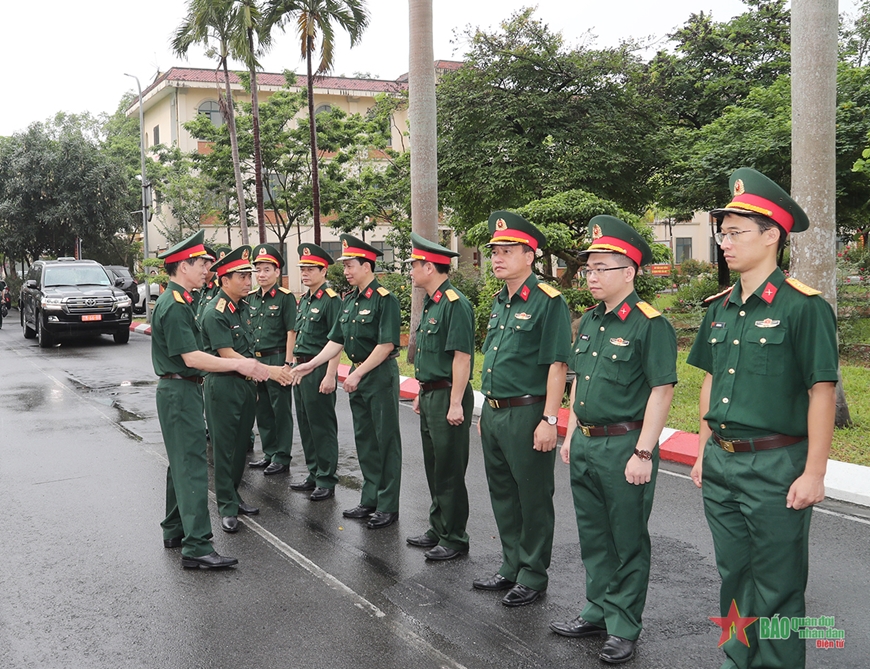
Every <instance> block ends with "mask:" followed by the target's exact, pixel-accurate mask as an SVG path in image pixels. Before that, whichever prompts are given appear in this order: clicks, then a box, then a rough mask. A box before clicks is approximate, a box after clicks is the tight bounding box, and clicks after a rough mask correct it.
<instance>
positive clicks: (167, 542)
mask: <svg viewBox="0 0 870 669" xmlns="http://www.w3.org/2000/svg"><path fill="white" fill-rule="evenodd" d="M179 546H181V537H172V538H171V539H164V540H163V548H178V547H179Z"/></svg>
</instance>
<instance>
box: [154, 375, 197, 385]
mask: <svg viewBox="0 0 870 669" xmlns="http://www.w3.org/2000/svg"><path fill="white" fill-rule="evenodd" d="M160 378H161V379H181V380H182V381H190V382H191V383H195V384H197V385H198V386H201V385H202V377H201V376H182V375H181V374H161V375H160Z"/></svg>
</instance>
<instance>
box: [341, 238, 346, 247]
mask: <svg viewBox="0 0 870 669" xmlns="http://www.w3.org/2000/svg"><path fill="white" fill-rule="evenodd" d="M341 248H343V249H346V248H347V240H346V239H342V240H341Z"/></svg>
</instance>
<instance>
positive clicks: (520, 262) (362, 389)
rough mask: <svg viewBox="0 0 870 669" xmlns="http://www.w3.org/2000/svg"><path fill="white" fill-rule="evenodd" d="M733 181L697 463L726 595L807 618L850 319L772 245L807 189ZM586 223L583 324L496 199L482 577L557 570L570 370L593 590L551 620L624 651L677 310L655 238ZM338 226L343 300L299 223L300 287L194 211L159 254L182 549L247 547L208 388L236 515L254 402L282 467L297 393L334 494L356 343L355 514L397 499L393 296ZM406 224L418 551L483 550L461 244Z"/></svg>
mask: <svg viewBox="0 0 870 669" xmlns="http://www.w3.org/2000/svg"><path fill="white" fill-rule="evenodd" d="M731 188H732V194H733V197H732V201H731V202H730V203H729V204H728V205H727V206H726V207H724V208H722V209H719V210H716V211H714V212H713V213H714V215H715V216H717V217H718V218H719V219H720V220H721V222H722V231H723V232H722V233H720V234H719V235H718V237H717V241H718V242H719V243H720V245H721V246H722V248H723V250H724V251H725V256H726V260H727V261H728V263H729V266H730V267H731V269H732V270H735V271H737V272H739V273H740V276H741V278H740V280H739V281H738V283H737V284H736V286H735V287H734V289H733V290H729V291H727V292H726V293H723V294H720V295H718V296H714V299H712V301H711V304H712V306H711V307H710V309H709V312H708V316H707V318H706V319H705V321H704V323H703V325H702V328H701V332H700V334H699V336H698V338H697V340H696V342H695V345H694V346H693V348H692V352H691V354H690V356H689V362H690V364H694V365H696V366H698V367H700V368H701V369H703V370H704V371H705V372H706V378H705V381H704V383H703V386H702V392H701V400H700V408H701V416H702V421H701V437H702V441H701V445H702V457H699V460H698V463H697V464H696V465H695V468H694V469H693V472H692V478H693V479H694V480H695V482H696V484H697V485H699V486H701V485H702V481H703V485H704V487H703V493H704V502H705V513H706V515H707V518H708V522H709V524H710V527H711V530H712V532H713V538H714V544H715V548H716V560H717V566H718V568H719V572H720V575H721V576H722V579H723V585H722V591H721V597H720V599H721V601H720V605H721V608H722V615H723V616H724V615H726V612H729V611H731V607H732V606H735V607H740V608H741V609H742V610H743V611H744V612H745V615H747V616H749V615H752V616H756V617H758V616H773V615H779V616H781V617H787V616H803V615H804V613H805V611H804V599H803V592H804V589H805V586H806V580H807V565H806V563H807V560H806V554H807V550H808V546H807V543H808V542H807V537H808V528H809V517H810V511H811V507H812V505H813V504H815V503H817V502H818V501H821V499H822V498H823V496H824V487H823V478H824V463H826V461H827V453H828V450H829V448H830V441H831V433H832V430H833V384H834V383H835V381H836V378H837V375H836V370H837V357H836V338H835V327H836V325H835V321H834V318H833V312H832V310H831V309H830V307H829V306H828V305H827V303H825V302H824V300H822V299H821V298H820V297H818V291H814V290H812V289H810V288H808V287H806V286H804V285H803V284H800V283H799V282H796V281H794V280H791V279H786V277H785V276H784V275H783V274H782V272H781V271H780V270H779V269H778V268H777V267H776V251H777V250H778V249H779V248H780V247H781V244H782V243H784V241H785V238H786V236H787V235H788V234H789V233H790V232H800V231H801V230H804V229H806V227H807V226H808V220H807V219H806V215H805V214H804V213H803V211H802V210H801V209H800V207H799V206H798V205H797V204H796V203H795V202H794V201H793V200H792V199H791V198H790V197H789V196H788V194H787V193H785V191H783V190H782V189H781V188H779V186H777V185H776V184H774V183H773V182H772V181H770V180H769V179H767V178H766V177H764V176H763V175H761V174H759V173H757V172H755V171H754V170H750V169H747V168H742V169H741V170H738V171H737V172H735V174H734V175H733V176H732V178H731ZM589 228H590V235H591V238H592V239H591V244H590V245H589V247H588V248H587V249H586V250H585V251H584V252H583V256H584V257H585V259H586V266H585V269H584V270H583V274H584V277H585V278H586V280H587V284H588V287H589V290H590V291H591V293H592V295H593V297H594V298H595V299H596V300H598V301H599V303H598V304H597V305H596V306H595V307H593V308H591V309H590V310H588V311H587V312H586V313H585V314H583V316H582V318H581V320H580V322H579V326H578V330H577V334H576V336H575V337H574V340H573V344H572V336H571V322H570V313H569V309H568V306H567V304H566V302H565V300H564V298H563V297H562V296H561V294H560V293H559V291H558V290H556V289H554V288H553V287H552V286H550V285H549V284H546V283H542V282H539V281H538V280H537V279H536V277H535V275H534V273H533V266H534V263H535V259H536V252H537V250H538V249H539V248H540V247H542V246H543V245H545V243H546V240H545V238H544V235H543V234H542V233H541V231H540V230H538V229H537V228H536V227H535V226H533V225H532V224H530V223H529V222H528V221H526V220H525V219H524V218H522V217H521V216H518V215H516V214H513V213H511V212H505V211H499V212H495V213H493V215H492V216H491V217H490V220H489V229H490V233H491V238H490V241H489V243H488V246H489V247H490V248H491V250H492V269H493V273H494V274H495V276H496V277H497V278H498V279H500V280H502V281H504V286H503V288H502V289H501V290H500V291H499V292H498V293H497V295H496V296H495V299H494V301H493V304H492V309H491V315H490V317H489V319H488V323H487V327H486V332H487V334H486V338H485V341H484V344H483V348H482V350H483V370H482V373H481V391H482V393H483V395H484V404H483V408H482V412H481V417H480V422H479V425H478V429H479V431H480V436H481V442H482V446H483V455H484V463H485V467H486V476H487V481H488V484H489V491H490V497H491V501H492V508H493V513H494V515H495V520H496V523H497V526H498V531H499V537H500V540H501V545H502V562H501V565H500V566H499V568H498V569H497V570H496V571H495V572H494V573H493V574H491V575H488V576H485V577H483V578H480V579H477V580H475V581H474V582H473V586H474V588H475V589H478V590H488V591H504V593H505V594H504V595H503V598H502V600H501V601H502V603H503V604H504V605H506V606H512V607H513V606H523V605H526V604H530V603H532V602H534V601H536V600H537V599H538V598H539V597H540V596H541V595H542V593H543V592H544V591H545V590H546V589H547V570H548V568H549V565H550V558H551V553H552V544H553V528H554V515H555V514H554V508H553V494H554V476H553V468H554V462H555V458H556V455H557V450H556V446H557V414H558V411H559V408H560V406H561V403H562V399H563V395H564V389H565V379H566V373H567V370H568V368H569V367H570V368H571V369H572V370H573V371H574V372H575V381H574V383H573V385H572V388H571V393H570V401H571V407H572V412H573V416H572V420H571V421H570V422H569V424H568V432H567V435H566V438H565V440H564V445H563V446H562V449H561V451H560V453H559V455H560V456H561V459H562V460H563V461H564V463H565V464H567V465H569V466H570V480H571V487H572V491H573V496H574V506H575V512H576V518H577V527H578V534H579V538H580V546H581V555H582V560H583V563H584V566H585V569H586V593H585V594H586V605H585V607H584V608H583V610H582V612H581V613H580V615H579V616H578V617H577V618H575V619H573V620H571V621H569V622H553V623H551V629H552V630H553V631H554V632H556V633H557V634H560V635H562V636H568V637H599V636H600V637H603V638H604V639H605V640H604V643H603V645H602V646H601V649H600V652H599V658H600V659H601V660H603V661H605V662H608V663H613V664H617V663H622V662H626V661H628V660H629V659H631V658H632V657H634V654H635V648H636V644H637V639H638V637H639V636H640V633H641V629H642V622H641V620H642V612H643V608H644V605H645V601H646V593H647V588H648V583H649V571H650V537H649V531H648V528H647V526H648V520H649V516H650V511H651V509H652V503H653V494H654V488H655V479H656V473H657V470H658V462H659V454H658V449H657V445H658V439H659V435H660V434H661V431H662V429H663V428H664V426H665V422H666V420H667V415H668V411H669V409H670V404H671V400H672V398H673V393H674V386H675V384H676V382H677V375H676V353H677V346H676V335H675V332H674V330H673V327H672V326H671V325H670V323H669V322H668V320H667V319H665V318H663V317H661V314H660V313H659V312H658V311H656V310H655V309H654V308H653V307H652V306H651V305H649V304H647V303H646V302H643V301H642V300H640V299H639V298H638V295H637V293H636V292H635V287H634V282H635V278H636V276H637V274H638V271H639V269H640V267H642V266H644V265H646V264H648V263H650V262H651V261H652V253H651V250H650V247H649V245H648V244H647V242H646V241H645V240H644V239H643V238H642V236H641V235H640V234H638V232H637V231H636V230H634V229H633V228H632V227H631V226H629V225H627V224H626V223H624V222H623V221H621V220H619V219H616V218H614V217H611V216H596V217H594V218H593V219H592V220H591V221H590V224H589ZM341 239H342V256H341V257H340V258H339V260H340V261H342V262H343V263H344V274H345V277H346V278H347V280H348V282H349V283H350V285H351V286H352V288H353V290H352V291H351V292H350V294H349V295H347V296H346V297H345V298H344V299H341V298H340V297H339V296H338V295H337V294H336V293H335V292H334V291H333V290H332V289H331V288H329V287H328V286H327V285H326V272H327V268H328V266H329V265H330V264H332V262H333V259H332V258H331V257H330V256H329V254H328V253H326V252H325V251H324V250H323V249H322V248H320V247H319V246H316V245H314V244H302V245H300V246H299V249H298V253H299V266H300V268H301V269H300V271H301V274H302V282H303V284H304V285H305V286H306V288H307V291H306V293H305V294H304V295H303V296H302V298H301V300H300V301H299V303H298V305H297V302H296V300H295V298H294V297H293V295H292V294H290V292H289V291H288V290H287V289H285V288H283V287H282V286H281V285H280V277H281V269H282V267H283V264H284V260H283V258H282V257H281V255H280V254H279V253H278V252H277V250H276V249H274V248H273V247H271V246H270V245H268V244H263V245H260V246H257V247H255V248H253V249H251V248H250V247H247V246H243V247H240V248H238V249H235V250H229V249H224V250H223V251H221V250H220V249H219V250H218V252H217V253H214V252H211V251H210V250H209V249H207V248H206V247H205V246H204V244H203V235H202V232H200V233H197V234H196V235H193V236H192V237H191V238H189V239H187V240H185V241H183V242H181V243H180V244H178V245H176V246H175V247H173V248H172V249H170V250H168V251H167V252H166V253H164V254H163V255H162V256H161V257H162V258H163V259H164V262H165V264H166V270H167V273H168V274H169V276H170V282H169V285H168V286H167V290H166V291H165V292H164V293H163V295H161V297H160V298H159V300H158V302H157V305H156V307H155V309H154V314H153V323H152V357H153V362H154V368H155V371H156V373H157V374H158V376H159V377H160V381H159V383H158V389H157V407H158V415H159V417H160V423H161V429H162V431H163V437H164V441H165V443H166V449H167V454H168V456H169V463H170V464H169V468H168V470H167V491H166V518H165V520H164V521H163V523H162V527H163V534H164V545H165V546H166V547H167V548H173V547H179V546H180V547H181V554H182V565H183V566H184V567H191V568H193V567H199V568H221V567H227V566H232V565H234V564H236V563H237V560H236V559H235V558H230V557H225V556H221V555H219V554H218V553H216V552H215V551H214V548H213V546H212V544H211V541H210V539H211V537H212V533H211V525H210V521H209V515H208V508H207V490H208V487H207V483H208V472H207V463H206V432H205V426H204V424H203V419H202V416H203V407H204V411H205V416H206V418H207V421H208V428H209V434H210V438H211V442H212V447H213V452H214V479H215V494H216V497H217V506H218V510H219V512H220V516H221V527H222V529H223V530H224V531H226V532H235V531H237V530H238V520H237V516H238V515H239V514H256V513H258V512H259V509H257V508H256V507H253V506H251V505H249V504H247V503H245V502H244V501H243V500H242V499H241V498H240V497H239V493H238V487H239V483H240V481H241V478H242V473H243V471H244V468H245V461H246V459H247V452H248V449H249V446H250V444H251V440H252V436H251V435H252V428H253V424H254V421H255V419H256V421H257V423H258V427H259V431H260V435H261V440H262V444H263V457H262V458H261V459H259V460H256V461H252V462H250V463H248V466H250V467H253V468H262V469H263V472H264V474H266V475H272V474H279V473H283V472H286V471H287V470H288V468H289V464H290V458H291V454H290V445H291V443H292V436H293V429H294V423H293V420H292V414H291V408H292V404H293V400H294V399H295V403H296V415H297V422H296V424H297V425H298V428H299V431H300V437H301V441H302V446H303V452H304V456H305V464H306V467H307V470H308V475H307V476H306V478H305V479H304V480H301V481H298V482H295V483H291V488H293V489H294V490H302V491H306V492H308V491H310V499H311V500H312V501H321V500H326V499H329V498H331V497H333V496H334V488H335V485H336V482H337V477H336V467H337V462H338V441H337V421H336V415H335V388H336V368H337V365H338V360H339V357H340V354H341V353H342V351H344V352H345V353H346V354H347V356H348V357H349V358H350V360H351V362H352V363H353V364H352V367H351V372H350V374H349V375H348V377H347V379H346V380H345V381H344V384H343V386H344V389H345V390H346V391H347V392H348V393H349V400H350V407H351V411H352V415H353V422H354V438H355V442H356V448H357V454H358V458H359V464H360V469H361V471H362V475H363V487H362V492H361V497H360V501H359V504H358V505H357V506H355V507H353V508H351V509H347V510H345V511H344V512H343V513H344V516H346V517H348V518H356V519H361V520H363V521H364V522H366V524H367V527H368V528H370V529H380V528H384V527H387V526H389V525H392V524H393V523H395V522H396V521H397V519H398V515H399V490H400V483H401V460H402V452H401V442H400V432H399V416H398V397H399V376H398V367H397V363H396V357H397V355H398V347H399V323H400V314H399V303H398V301H397V299H396V297H395V296H394V295H392V294H390V292H389V291H388V290H387V289H386V288H384V287H383V286H381V285H380V284H379V283H378V281H377V278H376V276H375V273H374V269H375V263H376V261H377V257H378V256H379V255H381V252H380V251H378V250H377V249H375V248H374V247H372V246H370V245H368V244H366V243H365V242H363V241H362V240H359V239H357V238H355V237H353V236H351V235H342V236H341ZM412 244H413V250H412V254H411V258H410V259H409V260H408V261H407V262H409V263H410V264H411V267H410V275H411V279H412V281H413V283H414V285H415V286H417V287H419V288H422V289H423V290H424V291H425V293H426V297H425V298H424V304H423V312H422V317H421V321H420V324H419V327H418V329H417V340H416V346H417V349H416V352H415V353H416V355H415V371H416V377H417V380H418V382H419V386H420V393H419V396H418V398H417V399H416V400H415V401H414V406H413V408H414V410H415V411H416V412H417V413H418V414H419V415H420V433H421V440H422V446H423V456H424V464H425V469H426V477H427V482H428V485H429V491H430V495H431V499H432V504H431V507H430V514H429V528H428V529H427V530H426V532H424V533H423V534H420V535H417V536H412V537H409V538H408V539H407V542H408V543H409V544H410V545H412V546H417V547H421V548H424V549H426V551H425V553H424V555H425V557H426V559H428V560H450V559H453V558H456V557H458V556H461V555H463V554H465V553H467V552H468V549H469V538H468V534H467V532H466V522H467V520H468V514H469V505H468V494H467V491H466V487H465V470H466V467H467V463H468V452H469V429H470V425H471V415H472V408H473V393H472V390H471V385H470V377H471V370H472V369H473V367H474V364H473V362H474V352H475V347H474V335H473V333H474V315H473V310H472V307H471V304H470V303H469V301H468V299H467V298H466V297H465V296H464V295H462V294H461V292H459V291H458V290H457V289H456V288H455V287H454V286H453V285H451V283H450V281H449V279H448V277H447V273H448V270H449V268H450V263H451V259H452V258H453V257H455V256H456V255H457V254H456V253H455V252H453V251H451V250H449V249H446V248H444V247H442V246H440V245H438V244H435V243H434V242H431V241H429V240H426V239H423V238H422V237H419V236H418V235H416V234H412ZM212 260H214V264H213V265H211V267H210V270H211V271H212V272H213V276H214V279H213V280H210V281H208V282H207V279H208V272H209V265H210V263H211V261H212ZM254 272H256V274H257V283H258V288H257V289H255V290H253V291H252V290H251V275H252V273H254ZM204 284H205V288H204V289H203V290H201V291H200V290H199V289H200V288H201V287H203V285H204ZM720 302H721V304H720ZM203 378H204V382H203ZM200 386H204V388H201V387H200ZM203 390H204V393H203ZM203 398H204V400H203ZM765 402H769V403H771V406H770V407H768V408H765V407H764V406H763V405H764V403H765ZM771 409H775V411H772V410H771ZM702 473H703V477H702ZM738 636H739V635H738ZM749 639H751V643H745V642H744V641H743V639H742V638H736V637H735V638H730V637H729V639H728V640H727V642H726V643H725V644H724V645H723V649H724V651H725V653H726V656H727V659H726V662H725V664H724V665H723V667H754V666H764V667H790V668H792V667H801V666H804V662H805V659H804V650H803V642H802V641H800V642H799V643H797V642H796V641H792V642H788V641H771V640H760V639H758V637H757V634H753V633H752V631H750V637H749ZM749 639H747V641H748V640H749Z"/></svg>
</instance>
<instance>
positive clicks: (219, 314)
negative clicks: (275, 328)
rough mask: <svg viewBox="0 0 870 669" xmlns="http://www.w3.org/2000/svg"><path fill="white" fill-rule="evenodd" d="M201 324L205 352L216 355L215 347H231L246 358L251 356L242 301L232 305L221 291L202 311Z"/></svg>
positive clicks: (250, 332)
mask: <svg viewBox="0 0 870 669" xmlns="http://www.w3.org/2000/svg"><path fill="white" fill-rule="evenodd" d="M200 327H201V328H202V344H203V349H204V350H205V352H206V353H211V354H212V355H217V352H218V349H221V348H231V349H233V350H234V351H235V352H236V353H239V354H240V355H242V356H243V357H245V358H253V357H254V334H253V330H252V329H251V320H250V318H249V317H248V305H247V303H246V302H245V301H244V300H239V303H238V304H234V303H233V301H232V300H231V299H230V298H229V297H227V294H226V293H225V292H224V291H223V290H221V291H220V292H219V293H218V294H217V295H216V296H215V298H214V299H213V300H212V301H211V303H210V304H209V305H208V306H207V307H206V308H205V310H204V311H203V313H202V318H201V319H200Z"/></svg>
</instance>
